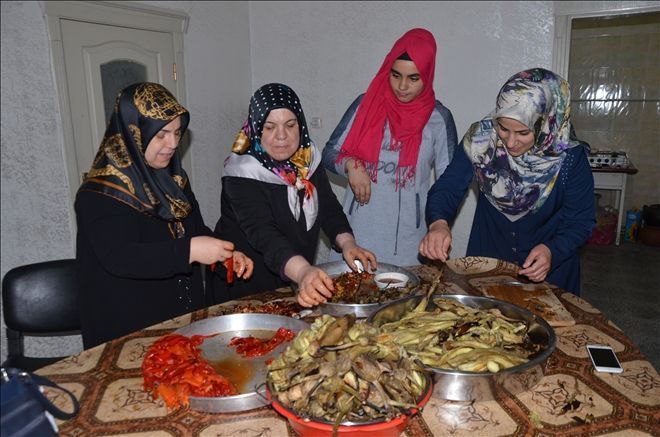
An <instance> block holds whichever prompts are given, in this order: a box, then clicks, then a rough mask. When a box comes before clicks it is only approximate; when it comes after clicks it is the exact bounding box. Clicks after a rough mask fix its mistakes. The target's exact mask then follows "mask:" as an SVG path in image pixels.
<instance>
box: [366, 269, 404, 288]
mask: <svg viewBox="0 0 660 437" xmlns="http://www.w3.org/2000/svg"><path fill="white" fill-rule="evenodd" d="M409 280H410V278H408V276H407V275H404V274H403V273H398V272H385V273H379V274H377V275H376V276H374V282H375V283H376V285H377V286H378V288H381V289H382V288H400V287H405V286H406V284H407V283H408V281H409Z"/></svg>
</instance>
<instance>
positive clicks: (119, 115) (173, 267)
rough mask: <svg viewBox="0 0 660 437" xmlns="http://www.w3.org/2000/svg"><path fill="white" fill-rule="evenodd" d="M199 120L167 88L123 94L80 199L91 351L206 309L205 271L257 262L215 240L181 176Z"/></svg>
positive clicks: (246, 268) (244, 271)
mask: <svg viewBox="0 0 660 437" xmlns="http://www.w3.org/2000/svg"><path fill="white" fill-rule="evenodd" d="M189 120H190V115H189V114H188V111H187V110H186V109H185V108H184V107H183V106H181V105H180V104H179V102H177V100H176V99H175V98H174V97H173V96H172V94H171V93H170V92H169V91H168V90H167V89H165V88H164V87H163V86H161V85H159V84H157V83H139V84H134V85H131V86H129V87H127V88H125V89H124V90H122V91H121V93H120V94H119V96H118V97H117V102H116V104H115V108H114V112H113V114H112V117H111V119H110V123H109V125H108V128H107V130H106V133H105V136H104V138H103V142H102V143H101V146H100V148H99V151H98V153H97V154H96V157H95V159H94V162H93V163H92V168H91V169H90V171H89V172H88V173H87V174H86V175H85V178H84V180H83V183H82V185H81V186H80V188H79V190H78V194H77V196H76V202H75V209H76V217H77V223H78V237H77V259H78V263H79V266H80V274H79V277H80V285H81V288H80V290H81V295H80V308H81V322H82V334H83V343H84V346H85V348H89V347H92V346H95V345H97V344H99V343H102V342H105V341H107V340H110V339H113V338H116V337H119V336H122V335H124V334H127V333H130V332H132V331H135V330H138V329H140V328H143V327H146V326H150V325H152V324H155V323H158V322H161V321H163V320H166V319H168V318H172V317H175V316H178V315H180V314H184V313H187V312H190V311H192V310H195V309H198V308H201V307H203V306H204V304H205V303H206V302H205V298H204V291H203V284H202V277H201V269H200V264H208V265H213V264H215V263H216V262H223V261H225V260H227V259H230V258H231V259H233V260H234V271H235V272H236V273H237V275H238V276H239V277H243V278H247V277H249V276H250V275H251V273H252V260H250V259H249V258H247V257H245V256H244V255H243V254H242V253H241V252H238V251H234V250H233V249H234V244H233V243H231V242H229V241H225V240H220V239H218V238H215V237H214V236H213V235H214V234H213V232H212V231H211V230H210V229H209V228H208V227H206V226H205V225H204V222H203V219H202V216H201V214H200V211H199V205H198V204H197V201H196V200H195V196H194V194H193V192H192V190H191V187H190V183H189V180H188V176H187V175H186V172H185V171H184V170H183V168H182V167H181V158H180V153H179V151H178V145H179V142H180V139H181V137H182V136H183V134H184V133H185V131H186V128H187V127H188V123H189Z"/></svg>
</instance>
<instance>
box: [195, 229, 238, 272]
mask: <svg viewBox="0 0 660 437" xmlns="http://www.w3.org/2000/svg"><path fill="white" fill-rule="evenodd" d="M233 254H234V243H232V242H231V241H225V240H221V239H219V238H213V237H207V236H205V235H202V236H199V237H192V238H191V239H190V257H189V262H190V264H192V263H193V262H198V263H201V264H206V265H211V264H215V263H216V262H218V261H220V262H223V261H224V260H226V259H227V258H231V257H232V256H233Z"/></svg>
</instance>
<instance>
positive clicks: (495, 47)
mask: <svg viewBox="0 0 660 437" xmlns="http://www.w3.org/2000/svg"><path fill="white" fill-rule="evenodd" d="M553 13H554V10H553V3H552V2H508V1H496V2H460V3H459V2H371V1H367V2H364V1H353V2H314V1H311V2H261V1H257V2H251V4H250V32H251V39H252V83H253V85H254V88H257V87H259V86H261V85H263V84H265V83H267V82H274V81H279V82H284V83H286V84H287V85H289V86H291V87H292V88H293V89H294V90H295V91H296V93H298V95H299V96H300V99H301V101H302V104H303V109H304V111H305V115H306V117H307V120H308V121H309V120H310V119H311V118H312V117H321V119H322V128H320V129H311V136H312V139H313V140H314V141H316V143H317V145H318V146H319V147H321V148H322V147H323V146H324V145H325V142H326V141H327V140H328V138H329V137H330V134H331V133H332V131H333V129H334V127H335V126H336V124H337V123H338V122H339V120H340V119H341V116H342V115H343V113H344V111H345V110H346V108H348V105H349V104H350V103H351V102H352V101H353V99H355V97H356V96H357V95H358V94H360V93H362V92H364V91H365V90H366V88H367V86H368V85H369V82H370V81H371V79H372V78H373V76H374V75H375V74H376V72H377V71H378V69H379V68H380V65H381V64H382V62H383V59H384V58H385V55H386V54H387V52H388V51H389V50H390V48H391V47H392V44H394V41H395V40H396V39H397V38H399V37H400V36H401V35H402V34H403V33H404V32H405V31H407V30H408V29H410V28H413V27H424V28H426V29H428V30H430V31H431V32H433V34H434V35H435V38H436V42H437V46H438V53H437V58H436V70H435V90H436V97H437V98H438V99H439V100H440V101H441V102H442V103H443V104H445V105H446V106H447V107H448V108H449V109H450V110H451V111H452V113H453V115H454V121H455V122H456V128H457V131H458V135H459V140H460V138H462V136H463V134H464V133H465V130H466V129H467V127H468V126H469V125H470V124H471V123H472V122H474V121H477V120H479V119H480V118H481V117H483V116H484V115H486V114H487V113H488V112H490V111H491V110H492V109H493V107H494V104H495V97H496V94H497V92H498V91H499V88H500V86H501V85H502V84H503V83H504V81H505V80H506V79H508V78H509V77H510V76H511V75H512V74H514V73H517V72H518V71H521V70H524V69H527V68H531V67H545V68H549V67H550V65H551V63H552V42H553V34H554V33H553V32H554V28H553ZM333 181H334V180H333ZM334 188H335V191H336V193H338V197H339V199H342V198H343V192H344V189H343V187H339V186H337V185H335V187H334ZM475 200H476V196H475V195H474V193H471V195H470V197H469V198H468V200H467V201H466V204H465V205H464V207H463V208H462V209H461V212H460V214H459V216H458V218H457V220H456V223H455V225H454V247H453V250H452V254H451V255H452V257H460V256H464V255H465V249H466V246H467V239H468V237H469V232H470V226H471V223H472V216H473V214H474V208H475V203H476V202H475ZM325 253H327V248H325V251H321V252H320V253H319V259H320V260H322V259H324V255H325Z"/></svg>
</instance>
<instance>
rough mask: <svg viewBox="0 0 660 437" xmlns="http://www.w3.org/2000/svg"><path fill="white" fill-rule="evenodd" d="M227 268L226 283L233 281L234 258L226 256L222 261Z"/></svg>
mask: <svg viewBox="0 0 660 437" xmlns="http://www.w3.org/2000/svg"><path fill="white" fill-rule="evenodd" d="M222 264H223V265H224V266H225V268H226V269H227V284H231V283H232V282H234V258H227V259H226V260H225V262H223V263H222Z"/></svg>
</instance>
